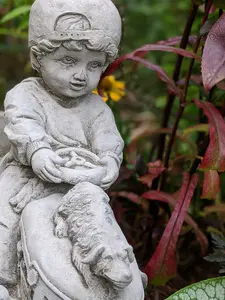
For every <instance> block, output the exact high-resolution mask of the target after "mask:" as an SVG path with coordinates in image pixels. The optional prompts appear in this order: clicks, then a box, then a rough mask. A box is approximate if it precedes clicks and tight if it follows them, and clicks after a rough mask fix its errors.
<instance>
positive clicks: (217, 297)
mask: <svg viewBox="0 0 225 300" xmlns="http://www.w3.org/2000/svg"><path fill="white" fill-rule="evenodd" d="M212 299H213V300H224V299H225V277H218V278H212V279H207V280H204V281H200V282H197V283H194V284H192V285H189V286H187V287H185V288H183V289H181V290H180V291H178V292H176V293H175V294H173V295H172V296H170V297H169V298H167V300H212Z"/></svg>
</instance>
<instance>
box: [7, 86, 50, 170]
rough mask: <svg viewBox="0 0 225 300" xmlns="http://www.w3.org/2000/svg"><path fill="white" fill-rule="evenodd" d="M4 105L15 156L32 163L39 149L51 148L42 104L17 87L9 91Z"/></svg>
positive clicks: (9, 136)
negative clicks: (33, 156)
mask: <svg viewBox="0 0 225 300" xmlns="http://www.w3.org/2000/svg"><path fill="white" fill-rule="evenodd" d="M4 107H5V115H4V119H5V129H4V131H5V133H6V135H7V137H8V139H9V141H10V143H11V145H12V149H13V154H14V158H15V159H16V160H17V161H19V162H20V163H22V164H24V165H30V162H31V157H32V155H33V154H34V153H35V152H36V151H37V150H39V149H41V148H50V145H49V143H48V140H47V134H46V132H45V115H44V112H43V109H42V106H41V105H40V103H39V102H38V101H37V99H36V98H35V97H34V96H33V95H32V94H29V93H28V92H27V91H25V90H23V89H21V88H17V89H16V90H15V89H13V90H12V91H10V92H8V93H7V95H6V99H5V102H4Z"/></svg>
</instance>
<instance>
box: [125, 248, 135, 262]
mask: <svg viewBox="0 0 225 300" xmlns="http://www.w3.org/2000/svg"><path fill="white" fill-rule="evenodd" d="M126 251H127V255H128V259H129V262H130V263H132V262H133V261H134V259H135V257H134V252H133V248H132V247H131V246H129V247H127V249H126Z"/></svg>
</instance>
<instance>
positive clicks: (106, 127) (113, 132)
mask: <svg viewBox="0 0 225 300" xmlns="http://www.w3.org/2000/svg"><path fill="white" fill-rule="evenodd" d="M123 147H124V142H123V139H122V138H121V136H120V133H119V131H118V129H117V127H116V123H115V119H114V116H113V114H112V111H111V109H110V108H109V107H108V106H107V105H105V107H104V109H103V110H102V111H101V112H100V113H99V114H98V116H97V117H96V119H95V121H94V123H93V125H92V150H93V152H94V153H96V154H97V155H98V156H99V157H100V158H103V157H104V156H111V157H112V158H114V159H115V160H116V162H117V164H118V167H120V165H121V163H122V160H123Z"/></svg>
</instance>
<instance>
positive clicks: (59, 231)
mask: <svg viewBox="0 0 225 300" xmlns="http://www.w3.org/2000/svg"><path fill="white" fill-rule="evenodd" d="M54 233H55V236H57V237H58V238H60V239H61V238H64V237H67V236H68V226H67V224H66V222H65V221H63V220H60V221H59V222H58V224H57V225H56V227H55V232H54Z"/></svg>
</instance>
